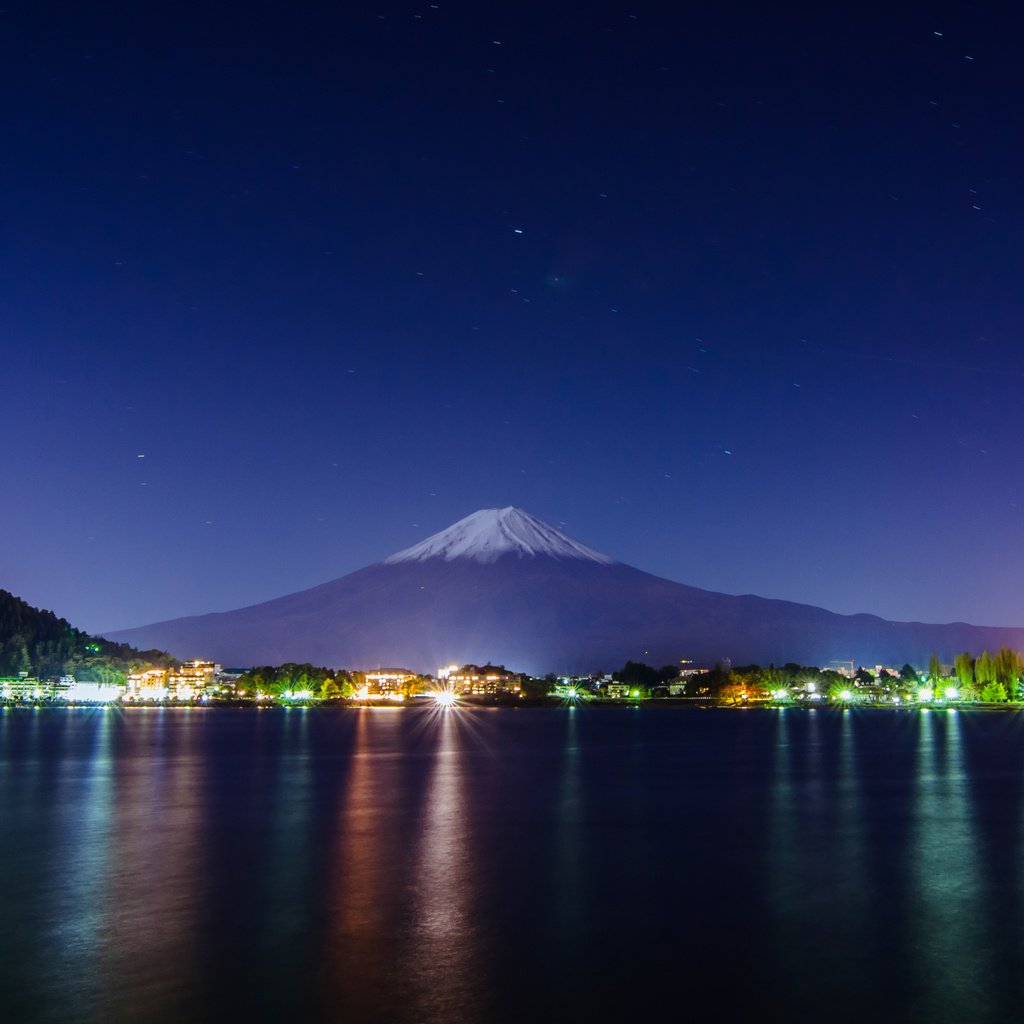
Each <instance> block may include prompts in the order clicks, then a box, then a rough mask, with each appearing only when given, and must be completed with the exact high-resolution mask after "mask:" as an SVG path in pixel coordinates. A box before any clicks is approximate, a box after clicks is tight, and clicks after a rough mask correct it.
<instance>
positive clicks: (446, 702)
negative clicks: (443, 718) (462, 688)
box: [434, 690, 455, 708]
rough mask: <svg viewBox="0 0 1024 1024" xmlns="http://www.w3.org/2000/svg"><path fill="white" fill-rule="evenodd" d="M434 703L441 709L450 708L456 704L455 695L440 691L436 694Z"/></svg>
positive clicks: (447, 691)
mask: <svg viewBox="0 0 1024 1024" xmlns="http://www.w3.org/2000/svg"><path fill="white" fill-rule="evenodd" d="M434 703H435V704H436V705H437V706H438V707H439V708H450V707H452V706H453V705H454V704H455V694H454V693H452V691H451V690H438V691H437V693H435V694H434Z"/></svg>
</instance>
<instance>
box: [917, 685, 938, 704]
mask: <svg viewBox="0 0 1024 1024" xmlns="http://www.w3.org/2000/svg"><path fill="white" fill-rule="evenodd" d="M917 699H918V700H920V701H924V702H925V703H927V702H928V701H930V700H934V699H935V691H934V690H933V689H932V688H931V687H930V686H922V687H921V689H920V690H918V691H917Z"/></svg>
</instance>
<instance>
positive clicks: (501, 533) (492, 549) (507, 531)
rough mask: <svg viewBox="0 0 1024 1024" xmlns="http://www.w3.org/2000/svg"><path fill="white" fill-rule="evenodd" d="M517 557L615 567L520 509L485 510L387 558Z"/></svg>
mask: <svg viewBox="0 0 1024 1024" xmlns="http://www.w3.org/2000/svg"><path fill="white" fill-rule="evenodd" d="M510 554H514V555H515V556H516V557H517V558H535V557H537V556H538V555H544V556H546V557H548V558H578V559H582V560H584V561H588V562H600V563H601V564H602V565H613V564H614V563H615V560H614V559H612V558H609V557H608V556H607V555H602V554H601V553H600V552H599V551H594V550H593V549H592V548H588V547H586V546H585V545H583V544H580V543H579V542H578V541H575V540H573V539H572V538H571V537H567V536H566V535H565V534H564V533H562V532H561V530H556V529H555V528H554V527H553V526H548V524H547V523H542V522H541V521H540V520H539V519H535V518H534V517H533V516H531V515H530V514H529V513H528V512H524V511H523V510H522V509H520V508H512V507H511V506H509V507H508V508H483V509H480V511H479V512H474V513H473V514H472V515H471V516H466V518H465V519H460V520H459V521H458V522H457V523H453V524H452V525H451V526H449V527H448V529H447V530H442V531H441V532H440V533H435V534H434V535H433V536H432V537H428V538H427V539H426V540H424V541H420V543H419V544H414V545H413V546H412V547H411V548H406V549H405V550H404V551H399V552H397V553H396V554H393V555H390V556H389V557H387V558H385V559H384V563H385V564H386V565H393V564H394V563H396V562H423V561H426V560H427V559H428V558H441V559H443V560H444V561H446V562H451V561H453V560H454V559H456V558H469V559H472V560H473V561H475V562H495V561H497V560H498V559H499V558H501V557H502V556H503V555H510Z"/></svg>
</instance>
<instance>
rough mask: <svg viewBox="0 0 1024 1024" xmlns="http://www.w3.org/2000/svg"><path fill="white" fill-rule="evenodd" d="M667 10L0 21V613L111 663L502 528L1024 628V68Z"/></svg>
mask: <svg viewBox="0 0 1024 1024" xmlns="http://www.w3.org/2000/svg"><path fill="white" fill-rule="evenodd" d="M676 6H677V5H670V4H667V3H660V4H659V3H645V2H638V3H628V4H618V3H605V4H580V5H576V4H572V5H569V4H563V5H540V4H538V5H531V4H524V3H515V4H505V5H500V6H499V5H491V4H479V3H477V4H473V3H451V2H441V3H437V4H430V3H386V2H382V3H375V4H358V3H336V4H326V3H324V4H316V3H297V4H286V3H283V2H280V3H261V2H251V3H247V4H245V5H240V4H234V3H232V4H223V5H219V4H216V3H203V4H198V3H192V4H182V3H161V4H146V3H144V4H127V3H125V4H116V3H110V4H98V5H93V4H82V3H67V4H54V3H46V2H40V0H32V2H19V0H7V2H6V3H5V5H4V10H3V12H2V13H0V96H2V97H3V99H2V103H0V202H2V220H0V343H2V353H3V366H4V371H5V372H4V403H3V424H4V446H3V458H2V464H0V468H2V480H3V503H2V508H3V511H2V516H3V529H2V531H0V537H2V541H0V544H2V547H0V586H2V587H4V588H6V589H8V590H11V591H13V592H14V593H16V594H19V595H20V596H22V597H24V598H25V599H26V600H28V601H30V602H31V603H32V604H36V605H41V606H44V607H47V608H52V609H53V610H55V611H57V612H58V613H59V614H61V615H63V616H65V617H66V618H68V619H70V620H71V621H72V622H74V623H75V624H76V625H78V626H81V627H83V628H86V629H90V630H98V631H102V630H104V629H113V628H117V627H125V626H132V625H139V624H141V623H144V622H149V621H152V620H155V619H160V618H167V617H171V616H176V615H183V614H191V613H198V612H204V611H212V610H222V609H228V608H232V607H237V606H240V605H244V604H250V603H253V602H256V601H259V600H263V599H267V598H271V597H275V596H278V595H280V594H284V593H287V592H290V591H294V590H299V589H302V588H305V587H308V586H311V585H313V584H315V583H319V582H323V581H324V580H327V579H332V578H334V577H337V576H340V575H343V574H345V573H347V572H350V571H352V570H354V569H357V568H359V567H361V566H363V565H366V564H368V563H370V562H373V561H377V560H378V559H380V558H383V557H384V556H386V555H388V554H390V553H391V552H393V551H395V550H397V549H399V548H403V547H406V546H408V545H410V544H413V543H415V542H416V541H418V540H421V539H423V538H424V537H426V536H427V535H429V534H430V533H433V532H435V531H437V530H439V529H441V528H443V527H445V526H447V525H448V524H449V523H451V522H452V521H454V520H456V519H459V518H461V517H463V516H465V515H467V514H468V513H470V512H472V511H474V510H475V509H478V508H481V507H486V506H501V505H518V506H521V507H523V508H525V509H527V510H528V511H530V512H531V513H533V514H534V515H537V516H539V517H540V518H542V519H544V520H546V521H548V522H551V523H552V524H555V525H558V526H561V527H562V528H563V529H564V530H565V531H566V532H568V533H569V534H570V535H571V536H573V537H576V538H577V539H579V540H581V541H582V542H584V543H585V544H588V545H590V546H592V547H595V548H597V549H599V550H601V551H604V552H606V553H608V554H610V555H612V556H613V557H615V558H617V559H619V560H621V561H625V562H629V563H631V564H633V565H636V566H638V567H639V568H642V569H645V570H648V571H650V572H654V573H657V574H659V575H662V576H667V577H669V578H671V579H674V580H679V581H681V582H685V583H690V584H694V585H697V586H701V587H706V588H709V589H712V590H721V591H726V592H729V593H757V594H761V595H764V596H768V597H782V598H788V599H791V600H797V601H803V602H807V603H812V604H819V605H822V606H824V607H827V608H830V609H833V610H836V611H841V612H854V611H871V612H876V613H878V614H881V615H884V616H887V617H890V618H899V619H923V620H930V621H949V620H953V619H966V620H968V621H973V622H979V623H988V624H1015V625H1022V624H1024V586H1022V585H1021V580H1022V579H1024V544H1022V543H1021V541H1022V535H1024V476H1022V474H1021V472H1020V469H1021V463H1022V458H1021V448H1020V445H1021V439H1022V437H1024V401H1022V384H1024V352H1022V350H1021V345H1020V337H1021V329H1022V324H1024V316H1022V301H1024V299H1022V294H1024V272H1022V271H1024V266H1022V263H1024V259H1022V227H1024V202H1022V181H1021V174H1022V170H1024V159H1022V158H1024V147H1022V144H1021V123H1022V119H1021V109H1022V104H1021V100H1022V97H1024V92H1022V81H1021V57H1020V51H1021V39H1022V37H1021V34H1020V32H1019V31H1017V30H1016V29H1015V28H1014V26H1013V25H1012V24H1010V23H1007V22H1006V21H1005V20H1000V19H999V18H998V16H997V14H996V13H993V11H992V8H988V7H987V5H980V4H979V5H977V6H973V7H972V6H970V5H946V6H943V5H941V4H928V5H927V6H923V5H922V6H920V7H917V8H916V9H914V8H913V6H912V5H905V4H892V5H890V7H889V9H888V10H885V11H884V13H877V11H874V10H871V9H868V8H865V7H863V6H860V5H847V6H845V8H844V9H842V10H839V9H835V8H834V5H828V4H823V5H819V7H818V9H816V10H815V9H810V8H809V7H804V5H801V7H802V8H804V9H801V10H800V12H799V14H796V13H785V12H783V13H779V12H778V11H776V10H773V9H771V8H773V7H774V6H775V5H768V4H729V3H719V4H701V5H692V9H687V10H686V11H685V13H679V12H678V11H676V10H675V8H676ZM679 6H680V7H682V6H683V5H679ZM687 6H689V5H687ZM555 8H558V9H555Z"/></svg>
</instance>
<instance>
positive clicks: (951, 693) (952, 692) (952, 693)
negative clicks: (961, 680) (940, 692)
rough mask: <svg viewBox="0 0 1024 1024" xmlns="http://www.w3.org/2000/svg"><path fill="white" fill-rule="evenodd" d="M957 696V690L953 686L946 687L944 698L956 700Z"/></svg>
mask: <svg viewBox="0 0 1024 1024" xmlns="http://www.w3.org/2000/svg"><path fill="white" fill-rule="evenodd" d="M958 696H959V692H958V691H957V688H956V687H955V686H947V687H946V700H956V699H957V697H958Z"/></svg>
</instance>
